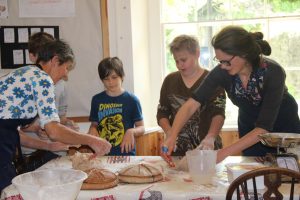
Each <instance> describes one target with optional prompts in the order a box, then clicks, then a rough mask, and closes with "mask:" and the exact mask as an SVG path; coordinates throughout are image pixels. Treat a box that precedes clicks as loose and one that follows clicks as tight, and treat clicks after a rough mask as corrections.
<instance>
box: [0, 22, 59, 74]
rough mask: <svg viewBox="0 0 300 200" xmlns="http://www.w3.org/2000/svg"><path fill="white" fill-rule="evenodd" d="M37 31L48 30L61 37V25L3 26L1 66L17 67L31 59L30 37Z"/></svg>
mask: <svg viewBox="0 0 300 200" xmlns="http://www.w3.org/2000/svg"><path fill="white" fill-rule="evenodd" d="M36 32H47V33H49V34H51V35H52V36H53V37H54V38H57V39H58V38H59V26H1V27H0V52H1V68H2V69H15V68H18V67H21V66H24V65H26V64H32V63H31V62H30V60H29V52H28V38H29V36H30V35H32V34H33V33H36Z"/></svg>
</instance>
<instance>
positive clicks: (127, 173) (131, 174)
mask: <svg viewBox="0 0 300 200" xmlns="http://www.w3.org/2000/svg"><path fill="white" fill-rule="evenodd" d="M118 177H119V180H120V181H122V182H125V183H153V182H156V181H160V180H162V179H163V175H162V173H161V171H159V170H158V169H157V168H156V167H154V166H152V165H150V164H145V163H140V164H136V165H130V166H128V167H126V168H123V169H122V170H120V171H119V175H118Z"/></svg>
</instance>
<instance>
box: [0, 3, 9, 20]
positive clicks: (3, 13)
mask: <svg viewBox="0 0 300 200" xmlns="http://www.w3.org/2000/svg"><path fill="white" fill-rule="evenodd" d="M7 17H8V8H7V0H0V18H7Z"/></svg>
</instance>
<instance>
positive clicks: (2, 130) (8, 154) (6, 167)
mask: <svg viewBox="0 0 300 200" xmlns="http://www.w3.org/2000/svg"><path fill="white" fill-rule="evenodd" d="M33 120H34V118H31V119H0V193H1V191H2V190H3V189H4V188H5V187H6V186H8V185H10V184H11V180H12V179H13V178H14V177H15V176H16V169H15V167H14V164H13V159H14V157H15V154H16V150H17V149H18V150H20V149H21V148H20V136H19V132H18V130H17V128H18V126H25V125H26V124H30V123H31V122H33ZM19 153H20V154H21V152H19ZM21 155H22V154H21Z"/></svg>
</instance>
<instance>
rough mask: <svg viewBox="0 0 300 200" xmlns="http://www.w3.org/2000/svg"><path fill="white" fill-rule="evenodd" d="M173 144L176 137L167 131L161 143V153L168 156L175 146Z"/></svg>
mask: <svg viewBox="0 0 300 200" xmlns="http://www.w3.org/2000/svg"><path fill="white" fill-rule="evenodd" d="M175 144H176V138H174V137H173V136H172V135H171V134H170V133H168V134H167V138H166V140H165V141H164V143H163V145H162V154H166V155H168V156H170V155H171V153H172V152H173V150H174V148H175Z"/></svg>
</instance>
